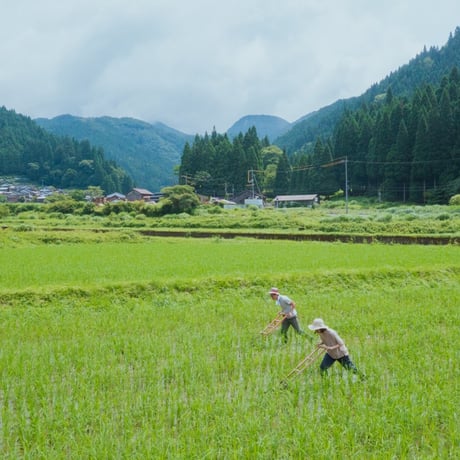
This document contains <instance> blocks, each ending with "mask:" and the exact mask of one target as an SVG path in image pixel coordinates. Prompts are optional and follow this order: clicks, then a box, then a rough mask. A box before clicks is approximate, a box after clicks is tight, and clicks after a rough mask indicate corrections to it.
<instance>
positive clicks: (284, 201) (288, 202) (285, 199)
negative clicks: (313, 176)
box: [273, 194, 319, 208]
mask: <svg viewBox="0 0 460 460" xmlns="http://www.w3.org/2000/svg"><path fill="white" fill-rule="evenodd" d="M273 204H274V205H275V208H286V207H299V206H305V207H307V208H312V207H313V206H314V205H316V204H319V197H318V195H317V194H311V195H278V196H276V197H275V199H274V200H273Z"/></svg>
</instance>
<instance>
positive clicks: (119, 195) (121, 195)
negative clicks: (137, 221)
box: [106, 192, 126, 198]
mask: <svg viewBox="0 0 460 460" xmlns="http://www.w3.org/2000/svg"><path fill="white" fill-rule="evenodd" d="M106 198H126V197H125V195H123V194H122V193H118V192H115V193H111V194H110V195H107V196H106Z"/></svg>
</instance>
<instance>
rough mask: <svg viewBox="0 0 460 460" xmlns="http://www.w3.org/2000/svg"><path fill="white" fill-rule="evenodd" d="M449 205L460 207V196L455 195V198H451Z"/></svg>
mask: <svg viewBox="0 0 460 460" xmlns="http://www.w3.org/2000/svg"><path fill="white" fill-rule="evenodd" d="M449 204H450V205H451V206H460V194H459V195H454V196H453V197H451V198H450V200H449Z"/></svg>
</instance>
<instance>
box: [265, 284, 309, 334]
mask: <svg viewBox="0 0 460 460" xmlns="http://www.w3.org/2000/svg"><path fill="white" fill-rule="evenodd" d="M269 294H270V297H271V298H272V299H273V300H275V301H276V305H279V307H280V308H281V312H280V313H281V314H282V315H283V316H284V319H283V321H282V323H281V335H282V336H283V340H284V342H285V343H286V342H287V340H288V337H287V332H288V329H289V327H291V326H292V327H293V328H294V330H295V331H296V332H297V334H301V335H306V334H305V332H304V331H302V329H301V328H300V325H299V321H298V320H297V310H296V308H295V302H294V301H293V300H291V299H290V298H289V297H288V296H287V295H281V294H280V292H279V290H278V289H277V288H275V287H272V288H271V289H270V291H269Z"/></svg>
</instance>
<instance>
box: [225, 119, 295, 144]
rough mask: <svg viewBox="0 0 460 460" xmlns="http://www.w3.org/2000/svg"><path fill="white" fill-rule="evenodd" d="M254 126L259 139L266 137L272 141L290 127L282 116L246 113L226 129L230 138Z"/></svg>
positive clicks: (244, 132)
mask: <svg viewBox="0 0 460 460" xmlns="http://www.w3.org/2000/svg"><path fill="white" fill-rule="evenodd" d="M253 126H255V128H256V131H257V135H258V137H259V139H263V138H264V137H268V139H269V141H270V142H273V141H274V140H275V139H276V138H277V137H279V136H281V135H283V134H284V133H286V132H287V131H289V129H290V128H291V127H292V125H291V123H289V122H288V121H286V120H284V119H283V118H280V117H276V116H272V115H246V116H245V117H242V118H240V119H239V120H238V121H237V122H236V123H234V124H233V125H232V126H231V127H230V128H229V129H228V130H227V134H228V136H229V137H230V138H234V137H236V136H238V134H240V133H242V134H246V133H247V131H248V129H250V128H252V127H253Z"/></svg>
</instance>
